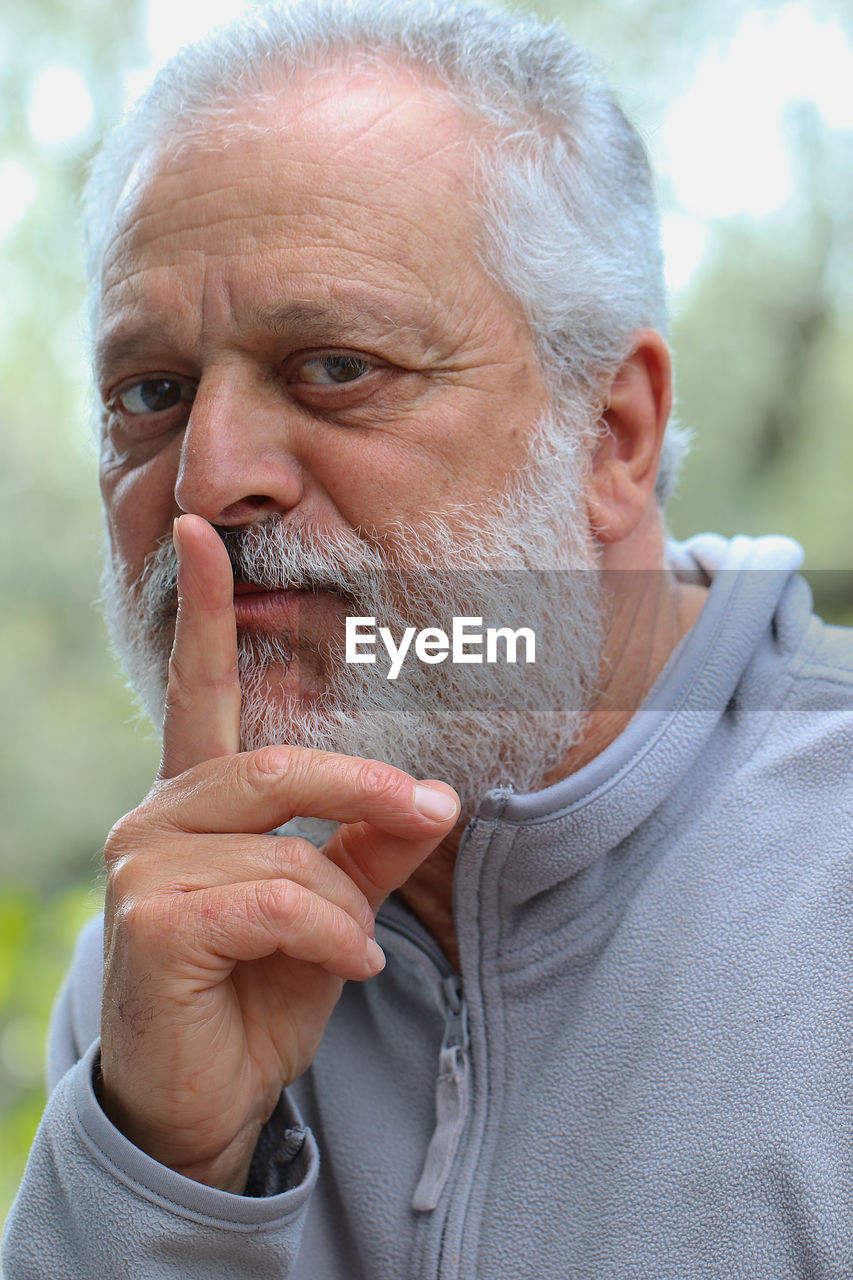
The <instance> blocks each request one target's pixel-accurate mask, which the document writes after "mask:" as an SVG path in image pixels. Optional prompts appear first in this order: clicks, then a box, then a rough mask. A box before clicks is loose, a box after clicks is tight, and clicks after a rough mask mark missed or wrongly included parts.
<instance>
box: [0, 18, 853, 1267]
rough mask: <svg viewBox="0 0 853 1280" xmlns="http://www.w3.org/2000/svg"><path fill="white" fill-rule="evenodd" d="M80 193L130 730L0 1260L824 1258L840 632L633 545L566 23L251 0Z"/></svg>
mask: <svg viewBox="0 0 853 1280" xmlns="http://www.w3.org/2000/svg"><path fill="white" fill-rule="evenodd" d="M88 219H89V237H90V238H89V244H90V262H91V276H92V286H93V317H94V329H95V334H96V378H97V383H98V386H99V389H100V395H101V400H102V404H103V430H102V465H101V478H102V488H103V494H104V501H105V505H106V512H107V520H108V527H109V538H110V553H109V567H108V571H107V592H106V594H107V599H108V604H109V611H110V614H111V619H112V625H113V630H114V634H115V637H116V641H117V644H118V646H119V648H120V649H121V651H122V653H123V655H124V657H125V660H126V663H127V666H128V670H129V671H130V673H131V675H132V678H133V680H134V682H135V684H136V687H137V688H138V690H139V691H140V694H141V696H142V697H143V698H144V700H145V701H146V704H147V705H148V707H149V709H150V711H151V713H152V715H153V716H154V717H155V719H157V720H162V722H163V761H162V767H161V771H160V776H159V778H158V780H157V781H156V783H155V785H154V787H153V788H152V790H151V792H150V794H149V795H148V797H147V798H146V799H145V801H144V802H143V803H142V804H141V805H140V806H139V808H138V809H136V810H135V811H134V812H133V813H131V814H130V815H128V816H127V817H125V818H124V819H122V820H121V821H120V822H119V823H118V824H117V825H116V827H115V828H114V830H113V832H112V833H111V835H110V837H109V840H108V842H107V847H106V859H107V869H108V881H107V903H106V915H105V926H104V934H105V937H104V941H103V942H102V927H101V924H100V922H97V923H96V924H95V925H93V926H91V927H90V928H89V929H88V930H87V931H86V933H85V934H84V935H83V937H82V939H81V942H80V945H79V947H78V952H77V956H76V959H75V963H74V967H73V970H72V974H71V976H70V980H69V983H68V984H67V986H66V989H65V991H64V993H63V996H62V998H61V1000H60V1003H59V1006H58V1009H57V1013H56V1017H55V1020H54V1026H53V1031H52V1039H51V1062H50V1071H51V1078H52V1081H53V1083H54V1084H55V1087H54V1089H53V1093H52V1096H51V1098H50V1101H49V1104H48V1108H47V1111H46V1114H45V1118H44V1121H43V1124H42V1127H41V1129H40V1131H39V1135H38V1137H37V1139H36V1143H35V1146H34V1150H33V1154H32V1158H31V1161H30V1164H29V1166H28V1170H27V1173H26V1175H25V1179H24V1184H23V1186H22V1189H21V1193H20V1196H19V1199H18V1202H17V1204H16V1208H15V1210H14V1211H13V1214H12V1217H11V1220H10V1226H9V1230H8V1233H7V1240H6V1250H5V1254H4V1258H5V1267H6V1270H7V1275H8V1277H9V1280H21V1278H22V1277H35V1276H39V1277H45V1276H51V1277H63V1278H66V1277H72V1276H73V1277H92V1278H93V1280H94V1278H95V1277H99V1278H101V1277H105V1276H139V1277H146V1280H148V1278H151V1277H157V1278H160V1277H164V1278H165V1277H169V1278H170V1280H179V1278H180V1280H187V1278H189V1277H199V1278H202V1277H204V1278H205V1280H210V1278H212V1277H223V1278H224V1277H227V1276H240V1277H241V1278H245V1277H258V1278H260V1277H270V1278H272V1277H276V1278H280V1277H285V1276H287V1277H291V1278H292V1280H333V1278H334V1280H355V1278H357V1277H364V1278H365V1280H367V1278H369V1280H404V1278H405V1280H414V1278H415V1277H421V1276H424V1277H426V1276H441V1277H451V1276H453V1277H466V1278H467V1280H475V1278H476V1280H506V1278H507V1277H531V1280H532V1278H534V1277H535V1278H536V1280H541V1278H542V1277H566V1278H567V1280H568V1278H569V1277H571V1280H605V1278H606V1280H611V1278H614V1280H615V1278H624V1280H639V1278H642V1280H647V1278H648V1280H651V1278H658V1277H672V1280H676V1278H677V1280H686V1278H687V1277H702V1278H703V1280H706V1278H707V1277H709V1276H726V1277H729V1276H745V1277H747V1276H748V1277H750V1280H758V1278H759V1277H761V1278H763V1277H768V1280H769V1277H773V1278H774V1280H782V1278H784V1277H799V1278H803V1277H818V1276H820V1277H830V1276H832V1277H841V1276H849V1275H851V1274H853V1226H851V1223H853V1212H852V1211H853V1136H851V1134H853V1114H851V1104H850V1099H851V1088H850V1086H851V1079H850V1046H851V1043H853V1016H851V1014H850V1000H849V992H850V990H851V988H853V956H851V936H850V923H849V920H850V902H851V889H853V886H851V871H850V862H851V858H850V853H851V831H853V820H851V804H850V796H851V790H850V783H849V779H848V770H849V760H850V748H851V744H853V705H851V679H853V656H851V646H850V643H849V640H848V639H847V638H846V637H845V636H844V634H843V633H840V632H833V631H832V630H831V629H827V628H824V627H823V626H822V624H821V623H820V622H819V621H817V620H816V619H814V618H813V617H812V616H811V612H810V603H809V597H808V590H807V588H806V586H805V584H804V583H803V582H802V581H801V580H800V579H798V578H796V577H795V576H794V572H793V571H794V569H795V568H796V565H797V562H798V551H797V549H796V547H795V546H794V545H793V544H791V543H787V542H786V541H785V540H783V539H768V540H766V541H763V542H758V543H751V542H749V541H748V540H745V539H736V540H735V541H734V542H733V543H731V544H729V543H726V542H725V541H724V540H722V539H720V538H716V537H713V536H704V537H701V538H698V539H694V540H693V541H692V542H691V543H688V544H685V545H683V546H680V547H676V546H670V547H669V549H668V550H667V547H666V545H665V539H664V532H663V524H662V519H661V501H662V499H663V498H665V496H666V493H667V490H668V487H669V485H670V483H671V478H672V473H673V469H674V466H675V463H676V461H677V455H678V452H679V447H680V440H679V437H678V434H677V432H673V430H672V428H670V429H669V431H667V422H668V418H669V413H670V398H671V397H670V371H669V359H668V354H667V348H666V345H665V341H664V338H663V337H662V336H661V334H662V330H663V328H664V323H665V322H664V305H663V298H662V285H661V263H660V251H659V244H658V232H657V224H656V218H655V213H654V202H653V197H652V195H651V189H650V181H649V176H648V171H647V166H646V162H645V159H644V156H643V152H642V147H641V145H640V143H639V141H638V139H637V137H636V135H635V134H634V132H633V130H632V129H631V127H630V126H629V125H628V124H627V122H626V121H625V119H624V117H623V116H622V115H621V113H620V112H619V110H618V108H617V107H616V106H615V105H614V104H613V102H612V100H611V98H610V97H609V94H608V93H607V91H606V90H605V89H604V87H603V86H602V85H601V84H600V82H599V81H598V80H597V79H596V77H595V76H594V75H593V74H592V72H591V71H590V69H589V66H588V64H587V61H586V59H585V58H584V57H583V56H582V55H581V54H579V53H578V51H577V50H576V49H575V48H574V47H573V46H572V45H571V44H570V42H569V41H568V39H567V38H566V37H565V36H563V35H562V34H560V33H558V32H557V31H556V30H554V29H553V28H550V27H546V26H543V25H542V24H540V23H538V22H536V21H535V20H519V19H515V18H512V17H510V16H508V15H506V14H504V13H502V12H500V11H497V10H493V9H490V8H487V7H481V6H480V5H477V4H463V5H460V6H452V5H447V4H430V3H420V2H418V3H414V4H413V3H406V4H391V3H384V2H381V3H368V4H363V5H359V4H356V5H354V6H353V5H346V6H344V5H342V4H338V3H336V2H335V0H312V2H310V3H299V4H294V5H292V6H289V7H282V8H274V9H271V10H260V11H256V12H254V13H253V14H252V15H251V16H250V17H249V18H248V19H247V20H246V21H245V23H244V24H242V25H240V24H238V25H237V26H236V27H232V28H229V29H227V30H226V31H224V32H223V33H221V34H219V35H217V36H215V37H214V38H213V39H212V40H211V41H209V42H207V43H202V44H201V45H199V46H198V47H195V48H192V49H190V50H189V51H187V52H185V53H184V54H183V55H180V56H179V58H178V59H177V61H176V62H175V63H174V65H173V66H171V67H170V68H167V69H166V70H165V71H164V72H163V73H161V75H160V77H159V78H158V80H157V82H156V83H155V85H154V87H153V89H152V90H151V91H150V93H149V94H148V96H147V97H146V98H145V99H144V100H143V102H142V104H141V105H140V106H138V107H137V109H136V111H135V113H133V114H132V115H131V116H130V118H129V119H128V120H127V121H126V122H125V123H124V124H123V125H122V126H121V127H120V129H119V130H118V131H117V132H116V134H115V135H114V136H113V138H112V139H111V140H110V141H109V142H108V143H107V144H106V148H105V150H104V151H103V153H102V155H101V157H100V159H99V161H98V163H97V165H96V168H95V172H94V175H93V177H92V180H91V183H90V188H89V198H88ZM661 455H663V456H662V460H661ZM176 587H177V591H176ZM176 595H177V602H178V603H177V615H176V612H175V608H176ZM453 618H456V619H457V621H458V620H459V619H463V620H464V619H468V620H469V621H468V622H467V623H466V622H464V621H463V622H462V624H461V625H462V629H463V633H464V635H468V636H469V637H470V635H471V632H470V630H468V631H465V628H466V627H468V626H470V620H471V619H473V618H476V619H477V620H478V621H480V622H483V623H488V622H490V621H491V622H494V623H495V624H498V625H497V630H498V631H500V630H501V625H500V624H506V625H505V626H503V635H502V639H503V640H504V641H505V642H506V644H507V649H506V650H505V652H504V659H505V660H504V661H498V660H495V661H493V662H491V663H490V664H487V663H485V662H479V663H478V662H477V661H476V654H477V650H476V644H475V642H473V641H471V640H469V641H468V642H467V643H463V644H462V646H461V649H460V651H459V652H458V653H453V654H448V652H447V645H446V644H445V645H444V647H442V641H441V637H440V631H441V628H442V626H444V625H447V626H450V625H451V623H452V619H453ZM347 619H350V621H351V620H352V619H360V620H361V621H360V623H359V624H358V625H359V627H360V628H361V630H360V631H359V632H358V634H359V635H360V636H361V637H362V643H361V644H360V645H357V646H356V650H357V652H358V655H359V656H360V657H361V658H365V657H366V658H367V660H365V661H358V660H356V655H355V653H353V652H351V651H350V650H346V651H345V648H344V643H343V636H344V631H345V628H346V626H347V625H348V624H347ZM368 620H370V622H371V623H373V624H375V626H376V627H377V628H379V627H383V626H384V627H385V634H386V638H387V641H388V643H389V644H392V643H393V645H394V646H396V649H395V652H397V654H398V655H400V654H402V657H400V661H399V663H398V664H397V670H396V672H395V673H394V677H395V678H393V679H389V678H388V676H389V675H390V674H392V673H391V672H390V671H389V670H388V669H387V667H388V664H387V663H385V665H384V666H383V663H382V661H381V657H382V655H381V652H380V651H379V650H378V649H377V648H375V647H374V648H371V647H370V646H371V643H372V641H371V640H370V636H372V635H373V634H374V633H373V632H370V631H369V629H368V628H369V622H368ZM525 623H528V624H529V626H528V628H527V629H528V631H529V632H530V635H531V636H532V637H533V638H534V639H535V641H536V652H535V660H534V661H527V662H526V663H523V662H521V661H520V660H517V661H516V662H514V663H513V662H512V661H510V659H509V649H508V645H509V643H510V637H509V636H508V634H507V633H508V632H509V631H511V630H512V629H515V628H519V629H522V630H523V624H525ZM407 628H409V629H410V631H411V633H412V634H413V633H414V632H415V631H417V632H418V638H417V640H416V641H415V643H414V650H413V651H412V652H409V651H408V650H407V651H406V652H405V653H403V650H402V640H401V637H402V636H403V635H404V634H406V630H407ZM365 636H367V637H368V640H367V641H366V642H365V641H364V637H365ZM520 636H521V630H519V634H518V636H514V637H513V643H515V642H516V641H517V642H518V645H520V643H521V640H520V639H519V637H520ZM424 637H426V638H425V639H424ZM409 639H410V641H411V634H410V636H409ZM496 644H497V642H496ZM170 651H171V661H169V653H170ZM472 655H473V656H474V659H475V660H473V661H471V660H469V661H465V660H464V659H465V657H466V656H467V657H468V658H469V659H470V658H471V657H472ZM480 656H481V657H482V653H480ZM527 656H528V658H530V656H531V655H530V654H528V655H527ZM371 657H373V658H374V659H375V661H373V662H371V661H370V660H369V659H370V658H371ZM454 657H455V658H456V659H457V660H456V661H453V660H452V659H453V658H454ZM516 657H517V659H519V658H520V655H518V654H517V655H516ZM164 708H165V712H164ZM297 818H298V819H299V820H300V821H302V822H303V823H305V822H307V823H308V826H305V825H303V826H302V827H301V828H299V830H300V831H301V832H302V834H294V827H293V825H289V826H288V825H285V824H288V823H290V822H291V820H292V819H297ZM312 820H321V821H320V822H319V823H318V822H316V821H315V824H314V827H313V828H311V825H310V824H311V821H312ZM323 822H325V823H326V824H330V825H327V826H326V827H325V828H324V830H323V834H322V835H321V834H319V832H320V828H321V827H322V825H323ZM306 831H310V832H311V833H313V836H314V839H315V841H316V843H312V842H311V841H310V840H309V839H306V836H305V833H306ZM270 832H272V834H270ZM324 841H325V843H324ZM318 846H320V847H318ZM374 934H375V936H374ZM379 943H381V949H380V946H379V945H378V944H379ZM102 954H103V955H104V956H105V960H104V965H103V977H102V967H101V956H102ZM383 966H384V967H383ZM102 984H103V985H102ZM102 991H103V1002H102ZM102 1004H103V1007H102V1008H101V1005H102ZM99 1032H100V1039H99V1038H98V1037H99Z"/></svg>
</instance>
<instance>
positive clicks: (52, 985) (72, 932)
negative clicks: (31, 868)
mask: <svg viewBox="0 0 853 1280" xmlns="http://www.w3.org/2000/svg"><path fill="white" fill-rule="evenodd" d="M98 907H99V894H98V892H97V890H96V889H95V888H87V887H85V886H82V887H77V888H74V889H69V890H67V891H66V892H65V893H62V894H59V895H58V896H57V897H55V898H52V899H51V900H50V901H48V902H44V901H43V900H42V899H41V898H40V897H39V895H38V894H37V893H35V892H34V891H33V890H31V889H25V888H12V887H8V888H6V889H4V891H3V893H2V895H0V1014H2V1018H0V1068H2V1069H0V1209H2V1211H3V1214H4V1216H5V1210H6V1209H7V1207H8V1206H9V1205H10V1204H11V1202H12V1200H13V1198H14V1196H15V1192H16V1190H17V1186H18V1183H19V1181H20V1178H21V1173H22V1172H23V1163H24V1160H25V1158H26V1152H27V1150H28V1149H29V1146H30V1143H31V1142H32V1137H33V1134H34V1132H35V1129H36V1125H37V1124H38V1121H39V1117H40V1116H41V1113H42V1110H43V1108H44V1101H45V1097H44V1086H43V1083H42V1082H43V1079H44V1037H45V1028H46V1026H47V1021H48V1017H49V1014H50V1010H51V1006H52V1004H53V1001H54V999H55V997H56V993H57V991H58V989H59V986H60V984H61V981H62V976H63V974H64V972H65V969H66V968H67V966H68V959H69V956H70V954H71V950H72V948H73V945H74V940H75V938H76V936H77V934H78V932H79V930H80V928H81V927H82V925H83V924H84V923H85V921H86V920H88V919H89V918H90V917H91V916H92V915H93V914H94V913H95V912H96V911H97V910H98Z"/></svg>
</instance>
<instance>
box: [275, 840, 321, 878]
mask: <svg viewBox="0 0 853 1280" xmlns="http://www.w3.org/2000/svg"><path fill="white" fill-rule="evenodd" d="M273 841H274V843H273V850H274V853H273V865H274V866H275V867H285V868H287V871H288V874H290V875H294V876H304V875H308V874H309V873H310V872H311V871H313V870H314V869H315V868H316V867H317V865H318V862H317V860H318V858H319V857H320V856H321V855H320V853H319V851H318V850H317V849H316V848H315V847H314V845H313V844H311V842H310V840H303V839H302V838H301V837H299V836H274V837H273Z"/></svg>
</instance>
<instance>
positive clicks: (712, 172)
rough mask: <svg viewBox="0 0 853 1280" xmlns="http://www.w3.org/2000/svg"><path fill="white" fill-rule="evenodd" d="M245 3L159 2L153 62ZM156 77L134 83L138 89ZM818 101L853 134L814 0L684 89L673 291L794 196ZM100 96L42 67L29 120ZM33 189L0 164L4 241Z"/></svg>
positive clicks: (45, 131)
mask: <svg viewBox="0 0 853 1280" xmlns="http://www.w3.org/2000/svg"><path fill="white" fill-rule="evenodd" d="M244 7H245V0H150V4H149V18H148V43H149V47H150V50H151V56H152V72H153V68H155V67H157V66H159V65H160V64H161V63H162V62H164V61H165V60H166V59H167V58H168V57H169V56H170V54H171V53H173V52H174V50H175V49H176V48H178V47H179V46H180V45H181V44H183V43H185V42H186V41H188V40H190V39H192V38H193V37H194V36H196V35H198V34H200V33H201V32H202V31H204V30H206V29H209V28H210V27H211V26H213V25H215V24H216V23H218V22H221V21H223V20H224V19H226V18H228V17H230V16H231V15H233V14H235V13H237V12H239V11H240V10H242V9H243V8H244ZM150 74H151V73H145V74H143V75H139V74H137V75H135V76H133V77H131V78H130V79H129V81H128V96H129V97H132V96H135V94H136V93H137V92H139V90H140V89H141V88H142V87H143V86H144V83H145V81H146V80H147V79H149V78H150ZM803 100H805V101H809V102H811V103H813V104H814V105H815V106H816V108H817V110H818V111H819V112H820V114H821V116H822V117H823V119H824V121H825V122H826V124H827V126H828V127H829V128H831V129H842V130H853V48H851V46H850V44H849V42H848V41H847V38H846V36H845V33H844V31H843V29H842V28H841V26H840V24H839V23H837V22H835V21H828V20H821V19H819V18H818V17H817V16H816V15H815V14H814V13H812V12H811V10H810V9H809V7H808V5H807V4H806V3H798V2H796V0H795V2H793V3H790V4H785V5H783V6H782V7H781V8H779V9H778V10H777V11H776V12H775V13H767V12H766V11H749V12H747V13H746V15H745V16H744V18H743V19H742V21H741V23H740V25H739V26H738V27H737V29H736V30H735V32H734V34H733V36H732V38H731V40H730V41H729V43H728V44H727V45H726V46H725V47H721V48H716V49H715V51H714V52H713V53H711V54H709V55H708V56H707V57H705V58H704V59H703V60H702V61H701V62H700V64H699V66H698V69H697V72H696V75H695V76H694V78H693V81H692V83H691V86H690V88H689V90H688V92H687V93H686V94H685V96H684V97H682V98H680V99H678V100H677V101H675V102H673V103H672V105H671V107H670V108H669V110H668V112H667V114H666V117H665V120H664V122H663V126H662V128H661V129H660V130H659V131H657V136H656V137H655V138H654V139H653V140H652V149H653V157H652V158H653V163H654V165H655V168H656V170H657V172H658V173H659V174H660V175H661V176H663V177H666V178H667V179H668V180H669V183H670V184H671V189H672V191H673V192H674V195H675V200H676V205H675V207H674V208H671V209H669V210H668V211H667V213H666V215H665V217H664V242H665V247H666V253H667V261H668V277H669V284H670V287H671V288H672V289H673V290H674V291H676V292H677V291H678V290H679V289H681V288H682V287H683V286H684V285H685V284H686V283H687V282H688V280H689V279H690V276H691V275H692V273H693V271H694V270H695V268H696V267H697V265H698V264H699V262H700V261H701V258H702V254H703V251H704V248H705V244H706V240H707V236H708V227H709V224H710V222H711V221H712V220H714V219H717V218H728V217H733V216H736V215H742V214H747V215H750V216H753V217H761V216H762V215H765V214H768V213H771V212H773V211H774V210H776V209H778V208H780V207H781V206H782V205H784V204H785V202H786V201H787V200H788V199H789V198H790V196H791V195H792V174H791V164H790V157H789V152H788V147H787V145H786V140H785V134H784V126H783V120H784V114H785V111H786V108H787V107H789V106H790V104H791V103H793V102H797V101H803ZM91 120H92V103H91V99H90V97H89V92H88V89H87V87H86V83H85V81H84V79H83V77H82V76H81V75H80V73H79V72H78V71H76V70H75V69H74V68H72V67H68V66H62V65H55V66H49V67H46V68H44V70H43V71H42V72H41V73H40V74H39V76H38V77H37V79H36V81H35V83H34V85H33V90H32V95H31V100H30V108H29V124H30V129H31V131H32V133H33V135H34V137H35V139H36V140H37V141H38V142H39V143H41V144H42V145H44V146H46V147H51V146H55V145H58V144H62V143H65V142H69V141H71V140H73V139H75V138H78V137H79V136H81V135H85V134H86V132H87V131H88V129H89V127H90V125H91ZM35 194H36V190H35V182H34V180H33V178H32V175H29V174H28V172H27V171H26V170H23V168H22V166H21V165H20V164H16V163H12V164H6V165H4V166H2V167H0V210H2V214H0V238H2V236H3V235H4V234H5V233H6V232H7V231H8V230H9V229H10V228H11V227H12V226H13V225H14V224H15V223H16V222H17V221H18V219H19V218H20V217H22V216H23V215H24V213H25V212H26V209H27V207H28V206H29V204H30V203H31V201H32V200H33V198H34V196H35Z"/></svg>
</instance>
